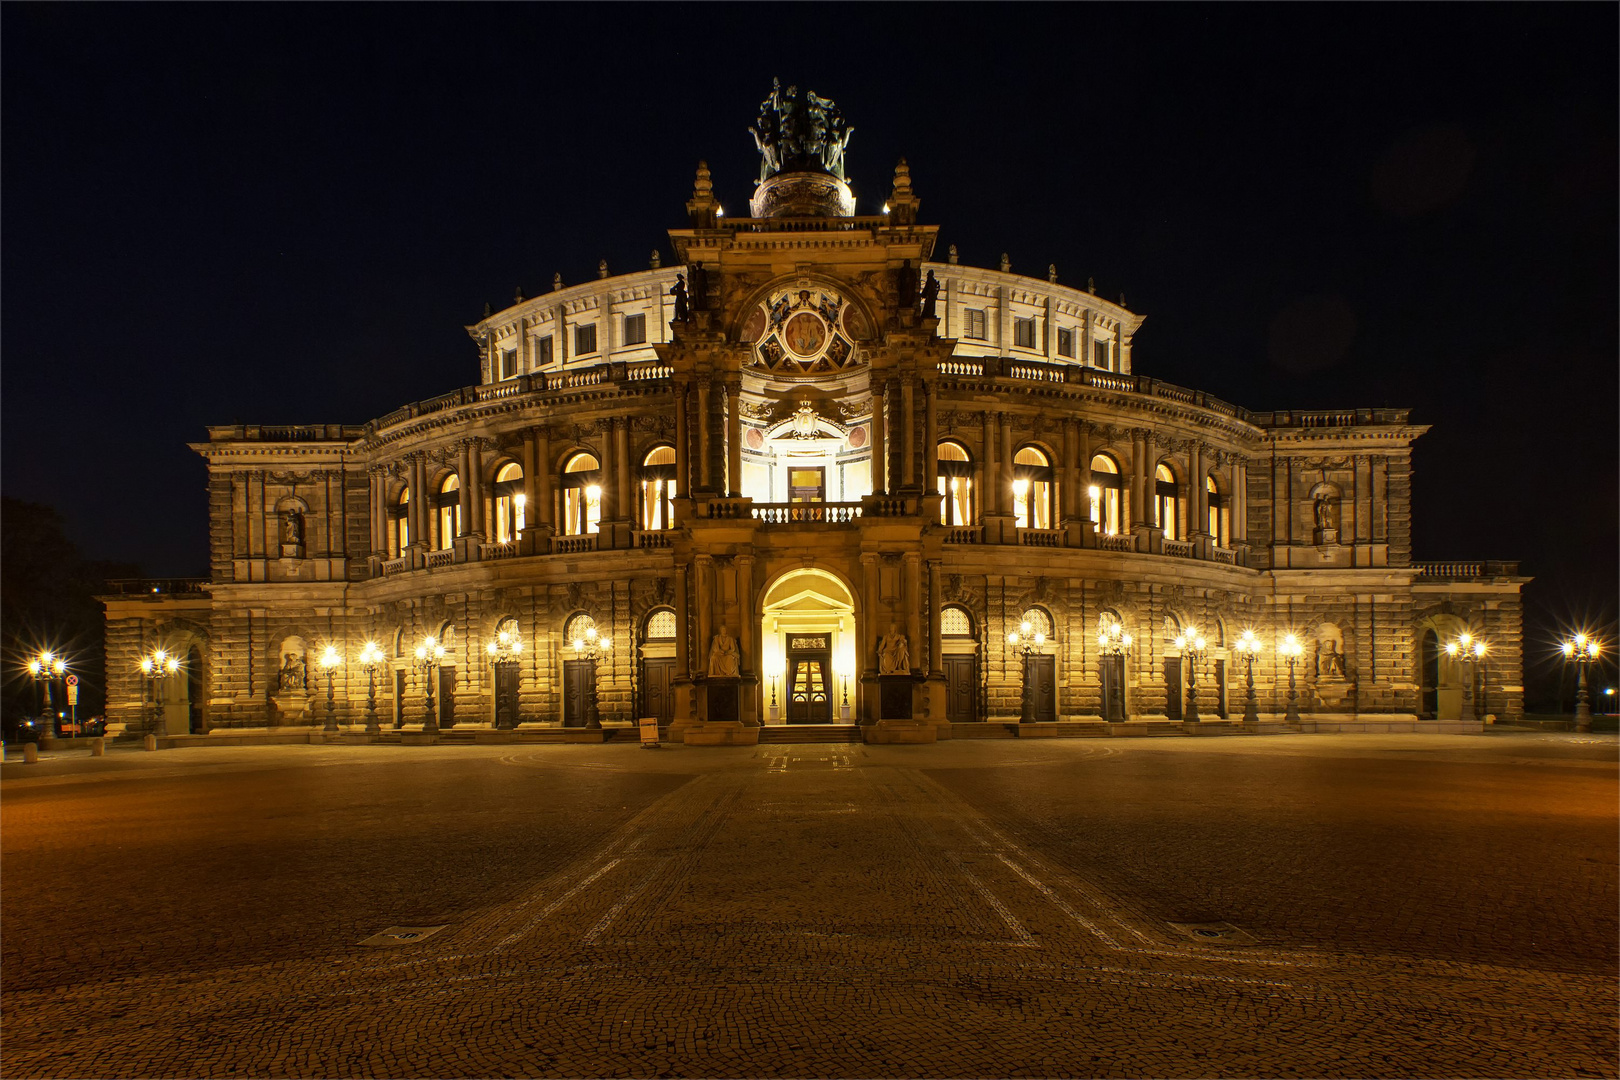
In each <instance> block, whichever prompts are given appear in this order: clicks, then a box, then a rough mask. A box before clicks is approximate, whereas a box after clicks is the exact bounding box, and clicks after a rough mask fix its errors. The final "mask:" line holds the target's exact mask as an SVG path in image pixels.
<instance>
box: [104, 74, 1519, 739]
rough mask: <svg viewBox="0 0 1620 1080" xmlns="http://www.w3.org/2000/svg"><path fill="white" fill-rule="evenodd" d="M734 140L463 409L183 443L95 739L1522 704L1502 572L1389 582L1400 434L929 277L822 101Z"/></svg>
mask: <svg viewBox="0 0 1620 1080" xmlns="http://www.w3.org/2000/svg"><path fill="white" fill-rule="evenodd" d="M751 130H752V132H753V138H754V140H755V142H756V144H757V145H758V148H759V151H760V174H759V177H758V179H757V182H756V184H755V186H754V188H753V197H752V200H751V203H750V205H749V207H747V211H748V212H747V213H746V214H743V213H736V212H735V210H737V209H742V208H741V207H738V208H732V207H727V208H725V209H724V210H723V209H722V207H721V205H720V203H719V202H718V201H717V199H716V196H715V194H714V190H713V186H712V183H711V179H710V175H709V171H708V169H707V168H706V167H705V166H702V165H700V166H699V167H698V170H697V176H696V181H695V184H694V187H693V191H692V196H691V199H690V200H689V201H688V202H687V203H686V207H685V222H684V226H683V227H682V228H677V229H671V230H669V232H668V241H669V243H668V245H667V246H665V247H663V248H662V254H660V253H659V251H654V253H653V255H652V257H651V259H650V260H649V263H650V265H649V267H648V268H646V269H640V270H637V271H635V272H632V273H611V272H610V271H609V268H608V267H607V265H606V264H605V263H604V264H603V265H602V266H601V267H600V270H599V273H598V276H597V277H595V278H594V279H592V280H588V281H584V282H579V283H564V282H563V281H562V280H561V279H560V278H558V279H557V280H556V281H555V283H554V288H553V290H552V291H551V292H549V293H546V294H544V295H541V296H536V297H532V298H523V297H521V296H520V297H519V298H517V299H516V300H515V302H514V303H512V305H511V306H510V307H507V308H505V309H504V310H499V311H486V312H485V315H484V317H483V318H482V319H480V320H479V321H478V322H477V323H476V324H474V325H472V326H470V327H468V328H467V329H468V332H469V334H470V336H471V344H470V345H469V346H468V350H467V354H466V356H465V358H463V359H457V358H454V357H452V358H448V359H449V360H451V361H452V362H453V363H457V364H460V363H465V365H466V367H465V370H466V375H465V377H463V378H460V379H452V380H449V381H451V382H467V383H470V385H465V386H459V387H451V388H447V390H446V392H445V393H443V394H441V395H439V396H438V397H434V398H430V399H428V400H425V401H417V402H412V403H409V404H405V405H401V406H400V407H399V408H397V409H395V410H393V411H392V412H389V413H387V414H386V415H383V416H378V417H376V418H374V419H370V420H367V421H365V422H363V423H344V422H333V423H324V424H283V423H275V422H267V423H264V424H261V425H232V426H220V427H211V428H209V429H208V432H207V439H206V441H202V442H198V443H197V444H195V447H194V448H195V449H196V451H197V452H198V453H199V454H201V455H202V456H203V457H204V458H205V459H206V461H207V467H208V524H207V527H208V530H209V544H210V553H211V556H210V565H209V575H208V578H207V580H206V581H181V582H166V583H153V582H147V583H143V584H140V585H134V584H129V585H121V586H118V587H116V588H115V589H114V591H112V592H111V593H109V594H108V595H106V596H104V597H103V600H104V603H105V604H106V607H107V619H108V640H107V657H108V659H107V664H108V671H107V685H108V694H109V700H108V709H109V713H108V716H109V720H111V721H113V722H114V724H122V725H124V730H125V731H127V732H129V733H131V734H135V733H140V734H151V735H154V736H163V737H169V736H179V735H210V736H211V737H212V736H219V735H227V736H228V735H230V734H231V733H235V732H246V731H253V732H267V733H270V734H274V733H276V732H282V733H284V734H286V735H287V736H289V737H292V736H295V735H298V734H300V733H305V734H307V735H308V737H309V738H311V739H319V738H322V737H330V738H349V739H365V740H394V739H398V740H402V741H407V742H412V741H424V740H453V739H469V740H485V741H505V740H523V739H528V738H533V739H536V740H548V739H549V740H578V741H592V740H597V739H604V738H610V737H613V736H614V735H615V734H616V733H617V732H618V731H620V730H621V729H623V728H626V727H628V726H630V725H635V724H637V723H638V721H640V720H641V719H642V718H645V717H656V718H657V719H658V723H659V726H660V728H662V729H663V733H664V738H665V739H666V740H670V741H677V742H681V741H684V742H686V743H687V744H694V745H695V744H739V743H741V744H747V743H753V742H757V741H760V740H761V739H765V740H772V739H776V740H786V741H791V740H793V739H795V738H829V739H848V740H850V741H855V740H859V739H864V740H866V741H868V742H931V741H934V740H936V739H943V738H949V737H955V738H964V737H986V736H996V737H1003V736H1008V737H1010V736H1030V735H1067V734H1100V735H1110V734H1128V733H1136V732H1149V731H1178V732H1198V731H1206V732H1211V733H1213V732H1216V731H1223V730H1224V731H1232V732H1243V731H1261V730H1328V729H1339V730H1343V729H1358V728H1359V729H1362V730H1389V729H1399V728H1403V727H1407V728H1409V727H1419V726H1426V725H1434V726H1435V727H1437V728H1442V729H1446V730H1478V729H1479V725H1482V724H1484V723H1485V722H1486V719H1487V717H1501V718H1503V719H1506V718H1508V717H1512V716H1514V715H1515V714H1518V713H1520V712H1521V710H1522V708H1523V704H1522V697H1523V691H1522V685H1521V684H1522V677H1521V670H1522V657H1521V620H1522V598H1521V590H1522V587H1523V584H1524V582H1525V580H1526V579H1525V578H1523V577H1522V576H1519V574H1518V568H1517V565H1516V564H1513V563H1497V562H1484V561H1467V560H1465V559H1459V561H1454V562H1444V563H1417V562H1414V561H1413V560H1412V549H1411V523H1412V515H1413V513H1414V512H1415V511H1416V508H1414V506H1413V505H1412V448H1413V443H1414V441H1415V440H1416V439H1418V437H1419V436H1421V435H1422V434H1423V433H1424V431H1425V430H1427V429H1426V428H1425V426H1424V425H1422V424H1419V423H1415V422H1414V421H1413V419H1412V418H1411V416H1410V415H1409V412H1408V410H1405V409H1397V408H1371V409H1369V408H1353V407H1351V408H1331V409H1311V408H1302V409H1288V410H1283V411H1264V412H1257V411H1251V410H1249V409H1246V408H1244V407H1242V406H1240V405H1235V404H1231V403H1229V402H1227V401H1224V400H1222V399H1221V398H1219V397H1217V396H1215V393H1214V392H1212V390H1218V388H1211V389H1203V388H1198V389H1195V388H1188V387H1182V386H1176V385H1172V384H1170V383H1166V382H1161V381H1159V380H1158V379H1155V378H1154V377H1153V376H1152V374H1151V373H1150V372H1149V373H1144V372H1143V371H1141V370H1139V366H1145V365H1139V364H1138V363H1137V359H1138V358H1137V356H1136V354H1135V352H1134V350H1133V347H1132V342H1133V338H1134V337H1135V335H1136V333H1137V332H1138V330H1139V329H1140V328H1141V326H1142V324H1143V321H1144V316H1142V315H1141V314H1138V313H1137V312H1135V311H1132V310H1130V309H1129V308H1127V307H1126V306H1125V302H1124V298H1120V301H1119V302H1117V303H1116V302H1113V301H1111V300H1109V299H1106V298H1104V297H1102V296H1099V295H1097V294H1096V292H1095V291H1094V290H1093V289H1091V288H1088V287H1085V286H1081V287H1076V286H1075V285H1074V284H1071V283H1066V282H1060V281H1058V279H1057V274H1056V272H1055V271H1049V270H1048V269H1047V268H1045V267H1042V268H1039V271H1038V272H1037V273H1036V274H1034V275H1025V274H1023V273H1019V272H1015V271H1014V269H1013V268H1012V267H1011V266H1010V265H1009V263H1008V260H1007V258H1006V257H1005V256H1001V257H1000V258H999V259H998V258H995V257H991V258H989V259H987V260H984V261H988V262H990V263H992V264H994V265H990V266H974V265H968V264H967V263H966V262H962V261H959V260H958V256H957V254H956V251H955V249H954V248H951V247H944V248H942V247H941V246H940V245H939V244H938V243H937V238H938V235H939V227H938V226H936V225H930V224H926V223H925V221H926V219H925V218H924V217H923V215H922V214H921V212H920V208H921V204H920V202H919V199H918V195H917V193H916V191H914V189H913V187H912V178H911V176H910V174H909V171H908V169H907V166H906V164H905V162H904V161H902V162H901V163H900V164H899V166H898V167H897V168H896V169H895V170H894V173H893V178H892V185H891V186H890V187H889V188H888V196H887V199H886V200H885V201H883V202H882V203H881V205H879V204H878V202H877V200H873V201H872V205H870V206H863V210H864V212H857V210H856V207H855V204H854V198H853V196H852V194H851V190H850V187H849V185H848V184H847V183H846V181H845V173H844V165H845V151H846V148H847V147H848V145H849V142H850V132H851V129H850V128H849V126H848V124H847V123H846V122H845V120H844V118H843V116H842V115H841V114H840V113H839V111H838V109H837V107H836V106H835V105H834V104H833V103H832V102H831V101H828V100H827V99H825V98H820V97H818V96H816V95H815V94H812V93H809V92H805V93H803V94H801V93H800V92H799V90H798V88H796V87H788V88H786V89H783V88H781V87H780V86H778V87H776V88H775V89H773V91H772V94H771V96H770V97H769V98H768V99H767V100H766V101H765V102H764V103H763V104H762V105H761V107H760V112H759V117H758V119H757V120H756V121H755V126H754V127H753V128H752V129H751ZM871 186H872V187H874V188H876V187H877V184H876V183H872V185H871ZM863 201H864V200H863ZM669 209H671V210H673V209H674V208H669ZM662 213H664V210H663V209H662V208H652V212H651V213H650V214H649V216H650V217H657V216H658V215H660V214H662ZM651 239H652V238H651V237H649V240H650V241H651ZM1143 359H1144V361H1145V360H1146V359H1147V357H1146V355H1144V356H1143ZM475 375H476V379H474V378H473V376H475ZM275 419H276V418H273V417H272V418H267V420H268V421H274V420H275ZM297 419H302V418H297ZM201 526H202V523H201V521H199V522H198V527H199V528H201ZM158 650H162V653H163V656H164V658H165V659H164V660H160V661H159V662H158V663H157V665H156V670H152V668H153V664H152V663H151V658H152V657H153V656H154V655H155V654H156V652H157V651H158ZM143 660H145V661H146V665H147V670H145V671H143V670H142V662H143ZM169 660H172V661H175V663H167V661H169ZM333 729H336V734H333Z"/></svg>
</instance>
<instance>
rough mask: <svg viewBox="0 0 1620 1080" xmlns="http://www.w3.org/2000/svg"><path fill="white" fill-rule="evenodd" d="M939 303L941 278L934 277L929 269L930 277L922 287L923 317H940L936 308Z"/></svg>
mask: <svg viewBox="0 0 1620 1080" xmlns="http://www.w3.org/2000/svg"><path fill="white" fill-rule="evenodd" d="M938 305H939V279H938V278H936V277H934V272H933V271H932V270H930V271H928V278H927V280H926V281H924V282H923V287H922V317H923V318H925V319H933V318H938V316H937V315H936V314H935V310H936V308H937V307H938Z"/></svg>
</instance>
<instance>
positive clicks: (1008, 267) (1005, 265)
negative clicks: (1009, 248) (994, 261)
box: [1001, 251, 1012, 274]
mask: <svg viewBox="0 0 1620 1080" xmlns="http://www.w3.org/2000/svg"><path fill="white" fill-rule="evenodd" d="M1001 272H1002V273H1003V274H1010V273H1012V260H1011V259H1009V258H1008V257H1007V253H1006V252H1005V251H1003V252H1002V253H1001Z"/></svg>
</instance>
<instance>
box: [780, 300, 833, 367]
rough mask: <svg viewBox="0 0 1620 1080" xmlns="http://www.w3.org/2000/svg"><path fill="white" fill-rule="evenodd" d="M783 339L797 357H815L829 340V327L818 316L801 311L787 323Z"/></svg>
mask: <svg viewBox="0 0 1620 1080" xmlns="http://www.w3.org/2000/svg"><path fill="white" fill-rule="evenodd" d="M782 337H783V338H784V339H785V341H786V343H787V347H788V349H789V351H791V352H792V353H793V354H794V355H795V356H805V357H809V356H814V355H816V353H817V352H819V351H820V350H821V345H822V342H824V341H826V340H827V326H826V324H825V323H823V322H822V321H821V319H820V318H818V317H817V316H815V315H812V314H810V312H808V311H801V312H799V314H797V315H795V316H793V318H791V319H789V320H788V321H787V325H786V326H785V327H783V332H782Z"/></svg>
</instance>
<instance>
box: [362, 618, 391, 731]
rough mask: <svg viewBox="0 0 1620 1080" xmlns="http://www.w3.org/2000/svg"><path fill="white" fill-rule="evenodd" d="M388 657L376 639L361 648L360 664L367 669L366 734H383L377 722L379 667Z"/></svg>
mask: <svg viewBox="0 0 1620 1080" xmlns="http://www.w3.org/2000/svg"><path fill="white" fill-rule="evenodd" d="M385 659H386V657H384V656H383V651H382V650H381V649H379V648H377V643H376V642H375V641H368V642H366V644H365V646H364V647H363V648H362V649H361V650H360V666H361V667H363V668H365V669H366V734H367V735H381V734H382V728H381V727H379V726H378V724H377V669H378V668H379V667H381V666H382V664H383V661H384V660H385Z"/></svg>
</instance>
